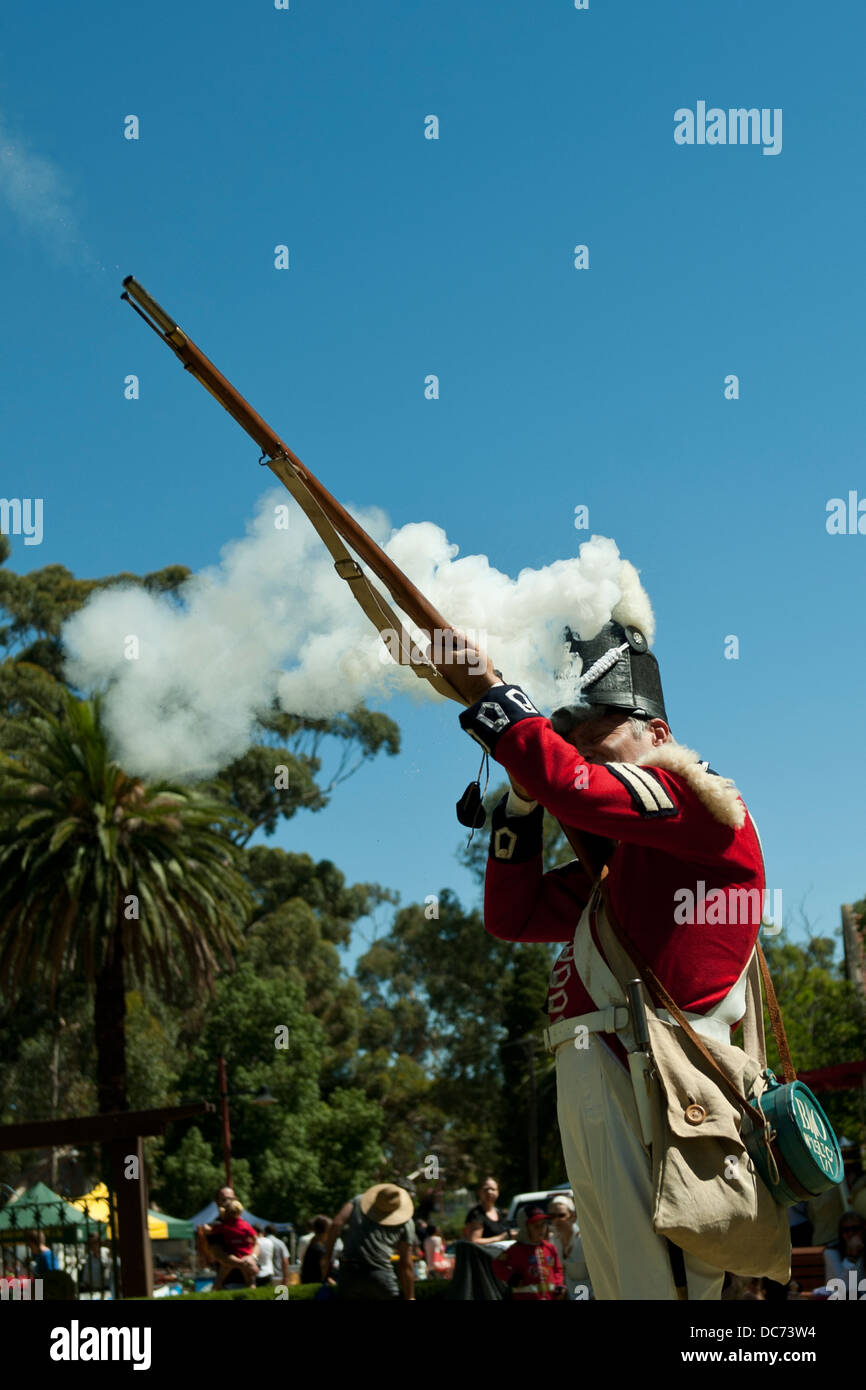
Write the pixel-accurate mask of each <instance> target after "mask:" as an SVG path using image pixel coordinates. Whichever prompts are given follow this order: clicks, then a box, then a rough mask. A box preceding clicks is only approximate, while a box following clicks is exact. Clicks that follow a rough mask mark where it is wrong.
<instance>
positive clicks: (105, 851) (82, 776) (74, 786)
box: [0, 693, 248, 993]
mask: <svg viewBox="0 0 866 1390" xmlns="http://www.w3.org/2000/svg"><path fill="white" fill-rule="evenodd" d="M31 725H32V728H33V730H34V732H35V734H36V735H37V740H38V741H37V743H36V744H35V745H34V746H31V747H28V748H27V749H25V750H23V751H22V752H21V753H20V754H19V755H18V756H17V757H12V756H10V755H4V756H3V757H2V759H0V827H2V828H0V983H2V986H3V988H4V989H5V990H9V991H11V992H12V993H15V992H16V991H17V990H18V989H20V988H21V987H22V985H24V984H30V983H32V982H33V981H34V979H36V978H40V979H43V980H45V981H46V982H47V983H48V987H49V990H51V991H53V990H54V989H55V988H56V985H57V981H58V979H59V977H60V975H61V973H66V972H68V971H74V970H80V971H81V972H83V975H84V978H85V979H86V980H87V981H88V983H93V982H94V981H95V979H96V977H97V975H98V974H99V972H100V971H101V970H103V969H104V968H105V966H106V964H107V961H108V959H109V957H110V955H111V953H112V951H113V950H114V949H115V948H114V941H115V939H116V938H117V937H120V938H122V944H123V948H124V951H125V953H126V954H128V956H129V957H130V959H132V960H133V961H134V963H135V966H136V970H137V971H138V973H139V976H140V977H143V976H148V975H150V976H152V977H156V976H158V977H159V978H160V979H161V982H162V984H163V985H164V986H165V987H166V988H170V985H171V980H172V976H173V975H175V974H177V972H178V967H177V961H178V958H179V957H185V959H186V963H187V966H188V968H189V969H190V970H191V971H192V973H193V975H194V977H195V978H196V979H197V980H198V981H199V982H201V983H204V984H209V983H210V981H211V979H212V976H213V971H214V966H215V964H216V961H217V960H218V959H220V958H222V959H223V960H225V959H227V958H228V957H229V953H230V950H231V947H232V945H233V944H235V942H236V941H237V940H238V939H239V930H238V928H239V924H240V923H241V922H242V921H243V918H244V916H245V915H246V913H247V911H248V899H247V893H246V889H245V886H244V883H243V880H242V879H241V877H240V874H239V872H238V856H237V851H235V850H234V849H233V847H232V846H231V845H230V844H228V843H227V841H226V837H225V834H224V833H222V830H223V828H224V827H226V826H229V827H230V826H231V825H232V824H233V823H234V821H235V817H234V816H233V815H232V814H231V812H230V810H229V809H228V808H227V807H225V806H224V805H222V804H220V803H219V802H215V801H213V800H211V799H208V798H206V797H204V796H203V795H202V794H201V793H200V792H198V791H195V790H191V789H189V788H185V787H181V786H178V785H172V784H170V783H167V782H162V783H154V784H146V783H144V782H142V781H141V780H140V779H138V778H133V777H129V776H128V775H127V774H126V773H125V772H124V771H123V769H122V768H121V767H120V766H119V765H118V764H117V763H116V762H114V761H113V760H112V759H111V757H110V755H109V752H108V744H107V738H106V733H105V728H104V725H103V720H102V707H101V701H100V700H99V698H96V699H95V700H94V701H93V702H92V703H88V702H86V701H80V700H76V699H74V697H73V696H71V695H70V694H68V693H64V711H63V716H62V717H60V718H59V717H58V716H57V715H55V714H54V713H53V712H52V711H51V710H48V709H39V710H37V711H36V712H35V713H34V716H33V718H32V720H31Z"/></svg>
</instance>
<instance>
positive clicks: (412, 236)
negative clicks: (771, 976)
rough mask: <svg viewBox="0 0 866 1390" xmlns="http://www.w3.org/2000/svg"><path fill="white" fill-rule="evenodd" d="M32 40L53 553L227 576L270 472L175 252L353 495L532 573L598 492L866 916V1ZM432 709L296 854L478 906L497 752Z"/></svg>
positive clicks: (11, 372) (17, 160) (391, 3)
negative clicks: (432, 379) (222, 388)
mask: <svg viewBox="0 0 866 1390" xmlns="http://www.w3.org/2000/svg"><path fill="white" fill-rule="evenodd" d="M0 40H2V42H0V121H2V131H3V137H2V141H0V148H2V150H3V151H4V152H5V156H4V157H5V162H4V163H2V164H0V168H2V169H5V171H6V179H7V183H6V196H5V197H3V198H2V199H0V254H2V264H3V281H4V293H3V304H4V324H5V332H4V333H3V335H2V341H0V353H2V362H0V369H2V370H0V409H2V436H0V438H2V453H0V460H2V471H0V495H2V496H6V497H15V496H17V497H42V498H43V499H44V509H45V511H44V517H45V520H44V538H43V541H42V544H41V545H39V546H31V547H25V546H23V545H22V544H21V541H20V539H15V540H14V541H13V544H14V551H13V558H12V561H11V563H12V566H13V568H18V569H30V568H35V567H39V566H42V565H45V564H49V563H61V564H64V565H67V566H68V567H69V568H70V569H71V570H73V571H74V572H75V573H76V574H79V575H82V576H85V575H88V576H89V575H93V576H95V575H103V574H108V573H114V572H116V571H118V570H122V569H126V570H133V571H138V572H144V571H148V570H152V569H156V568H158V567H160V566H162V565H166V564H170V563H183V564H186V565H189V566H191V567H193V568H199V567H201V566H203V565H206V564H211V563H213V562H214V561H215V560H216V559H217V558H218V555H219V551H220V548H221V547H222V545H223V544H224V543H225V542H226V541H228V540H230V539H231V538H232V537H236V536H240V535H242V534H243V531H244V526H245V523H246V520H247V518H248V517H249V516H250V515H251V514H252V511H253V508H254V503H255V500H256V498H257V496H258V495H259V492H260V491H261V490H262V488H263V487H264V485H265V483H266V482H270V478H271V475H270V474H264V473H262V471H261V470H259V469H258V468H257V466H256V450H255V448H254V446H253V445H252V444H251V443H249V442H248V441H247V440H246V438H245V437H244V435H243V434H242V433H241V432H240V431H239V430H238V429H237V427H236V426H235V425H234V424H233V422H232V421H231V420H229V418H228V417H227V416H226V415H225V414H224V413H223V412H222V411H221V410H220V409H219V408H218V407H217V406H216V404H215V403H214V402H213V401H212V400H211V399H210V397H208V396H207V394H206V393H205V392H204V391H202V390H201V389H200V388H198V387H196V386H195V384H194V383H193V382H191V381H190V380H188V379H187V378H186V377H185V375H184V373H183V372H182V370H181V369H180V367H179V365H178V364H177V363H176V362H175V361H174V359H173V358H172V357H171V355H170V354H169V353H168V352H166V351H165V349H164V348H162V347H160V345H159V344H158V343H157V342H156V340H155V339H154V338H153V337H152V335H151V334H149V333H148V332H147V330H146V329H145V328H144V326H143V325H141V324H140V323H139V322H138V321H137V320H136V319H135V318H134V316H133V315H132V314H131V313H130V311H129V310H128V309H127V308H126V307H125V306H122V305H121V303H120V301H119V298H118V296H119V293H120V282H121V279H122V277H123V276H124V275H126V274H129V273H132V274H134V275H135V276H136V277H137V278H138V279H139V280H140V281H141V282H142V283H143V284H144V285H145V286H146V287H147V288H148V289H149V290H150V291H151V293H152V294H154V295H155V297H156V298H157V299H158V300H159V301H161V302H162V303H163V304H164V305H165V306H166V307H167V308H168V309H169V310H170V311H171V312H172V313H174V314H176V315H177V317H178V319H179V320H180V322H181V324H182V325H183V326H184V327H186V328H187V329H188V330H189V332H190V333H191V335H192V336H193V338H194V339H195V340H196V341H197V342H198V343H199V344H200V346H202V347H203V348H204V350H205V351H206V352H207V353H208V354H209V355H210V356H211V357H212V358H214V360H215V361H216V362H217V364H218V365H219V366H220V367H221V369H222V370H223V371H224V372H225V373H226V374H227V375H228V376H230V377H231V378H232V379H233V380H234V381H235V383H236V385H237V386H238V387H239V388H240V389H241V390H242V391H243V392H245V394H247V395H248V396H250V397H251V398H252V400H253V401H254V403H255V405H256V408H257V409H258V410H259V411H260V413H261V414H263V415H264V417H265V418H266V419H267V420H269V422H270V423H271V424H272V425H273V426H274V427H275V429H276V430H277V431H278V432H279V433H280V434H282V435H283V437H284V438H285V439H286V440H287V441H288V442H289V443H290V445H291V446H292V448H293V449H294V450H295V451H296V452H297V453H298V454H299V455H300V457H301V458H302V459H303V460H305V461H306V462H307V463H308V464H309V466H310V467H311V468H312V469H313V470H314V471H315V472H316V473H317V475H318V476H319V477H320V479H321V480H322V481H323V482H324V483H325V484H326V486H327V487H328V488H329V489H330V490H331V491H332V492H334V493H336V494H337V495H338V496H339V497H340V498H341V500H343V501H344V502H349V503H353V504H357V505H371V504H377V505H380V506H383V507H385V508H386V509H387V510H388V512H389V513H390V515H391V518H392V520H393V522H394V523H395V524H398V525H399V524H403V523H405V522H408V521H414V520H432V521H436V522H437V523H439V524H440V525H442V526H444V527H445V529H446V531H447V532H448V535H449V537H450V538H451V539H452V540H453V541H455V542H456V543H457V544H458V545H459V546H460V549H461V553H463V554H466V553H484V554H487V555H488V556H489V557H490V560H491V562H492V563H493V564H495V565H496V566H497V567H499V568H500V569H502V570H506V571H507V572H509V573H511V574H513V575H516V574H517V573H518V571H519V570H520V569H522V568H523V567H525V566H533V567H536V566H539V565H542V564H547V563H550V562H551V561H553V560H555V559H557V558H561V557H565V556H568V555H571V554H573V553H574V551H575V547H576V545H577V544H578V543H579V542H580V541H581V540H582V539H586V537H587V534H588V533H587V532H580V533H579V532H577V531H575V529H574V525H573V516H574V508H575V506H576V505H577V504H579V503H584V504H586V505H587V506H588V507H589V511H590V531H592V532H599V533H601V534H604V535H610V536H613V537H614V538H615V539H616V541H617V543H618V544H619V546H620V549H621V551H622V553H623V554H624V555H625V556H626V557H627V558H629V559H630V560H632V561H633V563H634V564H636V565H637V566H638V568H639V569H640V570H641V574H642V578H643V581H644V584H645V586H646V588H647V590H648V592H649V594H650V597H651V599H652V602H653V605H654V608H655V612H656V618H657V637H656V644H655V651H656V654H657V656H658V658H659V661H660V663H661V668H662V674H663V678H664V684H665V692H666V697H667V704H668V709H669V712H670V714H671V718H672V723H673V726H674V731H675V733H676V734H677V736H678V737H679V738H680V739H681V740H682V741H683V742H685V743H687V744H689V745H690V746H693V747H697V748H698V749H700V751H701V753H702V756H705V757H708V758H709V759H710V761H711V763H712V765H713V766H714V767H715V768H717V769H718V770H719V771H721V772H724V773H725V774H727V775H730V776H733V777H734V778H735V779H736V780H737V783H738V785H739V786H740V788H741V790H742V791H743V794H744V795H745V797H746V800H747V803H748V804H749V806H750V809H751V810H752V811H753V813H754V816H755V818H756V820H757V823H758V825H759V827H760V830H761V834H762V838H763V841H764V848H765V853H766V858H767V872H768V884H769V885H770V886H771V887H775V888H781V890H782V891H783V895H784V905H785V912H784V917H785V929H786V930H788V931H791V932H792V933H793V934H794V935H795V936H797V935H799V934H800V929H799V927H798V925H797V918H798V910H799V908H800V905H801V904H803V905H804V906H805V910H806V912H807V914H808V916H809V919H810V921H811V923H812V926H813V928H814V929H816V930H818V931H820V932H832V931H834V930H835V929H836V927H837V924H838V920H839V904H840V903H841V902H847V901H852V900H854V899H855V898H857V897H859V896H861V895H862V894H863V893H864V892H866V864H864V855H863V849H862V846H863V830H864V825H863V814H862V801H863V797H862V788H861V785H860V779H859V776H858V775H857V770H858V767H859V765H860V763H861V761H862V755H861V752H860V743H861V727H860V725H861V723H862V709H863V700H862V695H861V692H862V690H863V686H864V676H866V655H864V653H866V643H864V641H863V573H864V559H866V535H859V534H857V535H829V534H828V533H827V529H826V518H827V511H826V508H827V503H828V501H829V499H830V498H833V497H842V498H846V499H847V496H848V493H849V491H852V490H854V491H857V493H858V497H860V498H866V469H864V466H863V431H864V391H863V380H864V374H866V361H864V358H866V348H864V341H863V335H862V327H861V325H862V323H863V321H864V309H866V305H864V277H863V249H862V243H863V231H862V229H863V225H864V197H863V185H864V162H863V153H862V134H861V131H862V112H861V108H862V52H863V47H864V41H866V22H864V16H863V12H862V10H861V8H860V7H858V6H855V5H854V4H847V5H843V4H835V5H831V6H824V7H820V8H819V7H816V6H815V5H814V4H806V3H803V0H786V3H784V4H783V3H781V0H774V2H773V3H767V4H764V5H762V6H760V7H756V6H755V5H754V4H746V3H738V2H737V0H734V3H728V4H726V5H725V6H709V5H695V4H694V3H693V2H692V0H675V2H674V3H669V4H664V5H661V4H656V5H653V4H647V3H646V0H640V2H638V0H620V3H617V4H616V5H614V4H612V3H604V2H603V0H590V8H589V10H587V11H576V10H575V9H574V7H573V4H572V3H571V0H543V2H542V3H536V4H529V3H518V0H498V2H497V3H494V0H475V2H474V3H472V4H467V3H466V0H440V3H435V2H434V3H414V4H412V3H405V0H404V2H403V3H397V0H381V2H380V3H376V4H369V5H358V4H357V3H349V0H330V3H318V4H312V3H309V0H291V8H290V9H289V10H288V11H277V10H275V8H274V6H273V4H272V3H269V2H268V0H254V2H252V0H244V3H243V4H241V3H236V4H229V3H224V2H223V0H216V3H210V4H204V3H201V0H199V3H187V4H181V5H178V4H171V5H169V4H167V3H164V2H163V0H151V2H150V3H149V4H148V6H147V7H146V10H145V11H144V12H140V11H138V10H137V9H136V8H134V7H133V8H129V9H127V8H126V7H123V6H117V5H108V4H107V3H103V2H102V0H94V3H90V4H88V5H87V6H85V7H81V6H69V5H63V4H60V3H48V4H44V5H40V6H30V5H24V4H23V3H20V0H18V3H13V4H10V5H7V6H5V7H4V12H3V15H2V19H0ZM698 101H706V103H707V105H708V106H718V107H720V108H723V109H727V108H729V107H741V106H745V107H757V108H768V109H775V108H781V110H782V112H783V127H782V129H783V145H782V150H781V153H779V154H778V155H775V156H766V155H764V154H763V153H762V150H761V148H760V147H759V146H739V145H735V146H715V147H711V146H708V145H704V146H697V145H695V146H691V147H688V146H679V145H677V144H675V142H674V139H673V131H674V112H675V110H677V108H681V107H690V108H692V109H695V108H696V104H697V102H698ZM130 114H135V115H137V116H138V118H139V121H140V138H139V139H138V140H135V141H133V140H126V139H124V134H123V130H124V118H125V117H126V116H128V115H130ZM430 114H435V115H436V116H438V118H439V122H440V131H439V139H438V140H435V141H434V140H427V139H425V138H424V120H425V117H426V116H428V115H430ZM10 160H11V161H13V165H14V169H15V170H16V171H17V173H16V175H15V177H16V178H18V179H19V181H18V182H17V183H16V184H15V188H14V190H13V192H12V194H11V195H10V193H9V183H8V180H9V177H10V173H9V171H10V168H11V167H13V166H12V165H10ZM281 243H285V244H287V245H288V246H289V250H290V269H289V270H288V271H277V270H275V269H274V247H275V246H276V245H277V244H281ZM577 244H585V245H587V246H588V247H589V261H590V264H589V268H588V269H587V270H580V271H579V270H576V269H575V268H574V265H573V248H574V247H575V245H577ZM128 373H135V374H137V375H138V376H139V378H140V383H141V385H140V392H141V394H140V399H139V400H137V401H127V400H125V399H124V394H123V382H124V378H125V376H126V375H127V374H128ZM428 373H436V374H437V375H438V376H439V378H440V383H441V387H440V399H439V400H437V401H429V400H426V399H425V397H424V379H425V377H426V376H427V374H428ZM731 373H734V374H736V375H737V376H738V378H739V383H740V397H739V399H738V400H726V399H725V397H724V382H725V377H726V376H727V375H728V374H731ZM864 526H866V520H864ZM335 582H337V581H336V580H335ZM730 634H733V635H736V636H737V637H738V639H739V644H740V655H739V659H737V660H726V659H725V655H724V651H725V639H726V637H727V636H728V635H730ZM530 693H531V692H530ZM388 709H389V712H390V713H392V714H393V715H394V717H395V718H397V719H398V720H399V721H400V723H401V727H402V731H403V752H402V753H401V755H400V756H399V758H396V759H387V760H382V761H380V762H378V763H376V764H374V765H372V766H370V767H368V768H367V769H365V770H364V771H363V772H362V773H360V774H359V775H358V776H356V777H355V778H354V779H352V781H350V782H349V783H348V784H347V785H346V786H345V787H344V788H342V789H341V790H340V792H339V793H338V795H337V796H336V797H335V800H334V802H333V804H332V806H331V807H330V808H329V809H328V810H327V811H326V812H325V813H324V814H320V815H318V816H306V817H304V816H301V817H298V818H296V819H295V820H294V821H293V822H291V823H290V825H289V826H288V827H286V828H285V829H283V830H281V831H280V833H279V835H278V836H277V838H276V840H275V841H274V843H280V844H283V845H285V846H286V847H287V848H292V849H297V850H306V851H308V852H309V853H311V854H313V855H315V856H317V857H329V858H332V859H333V860H334V861H335V862H336V863H337V864H338V865H339V866H340V868H341V869H343V871H344V872H345V873H346V874H347V876H348V877H349V879H350V880H355V879H364V880H377V881H379V882H382V883H385V884H388V885H390V886H392V887H394V888H396V889H398V890H399V891H400V893H401V894H402V896H403V899H404V901H411V900H416V901H421V900H423V899H424V897H425V896H426V895H428V894H430V893H436V892H438V891H439V890H440V889H441V888H443V887H450V888H452V889H454V890H455V891H456V892H457V893H459V894H461V895H462V896H463V897H464V899H465V900H466V901H469V900H470V898H471V897H472V896H473V895H474V892H475V889H474V884H473V882H472V880H471V879H470V877H469V875H468V874H467V873H466V872H465V871H463V870H462V869H461V868H460V867H459V866H458V864H457V862H456V860H455V858H454V853H455V849H456V846H457V845H458V843H459V842H460V830H459V827H458V826H457V823H456V820H455V818H454V802H455V800H456V799H457V796H458V795H459V794H460V792H461V791H462V789H463V787H464V785H465V784H466V782H467V781H468V780H469V779H470V778H471V777H472V776H474V775H475V772H476V768H477V763H478V759H477V756H476V752H475V745H473V744H472V743H471V742H470V741H469V739H468V738H466V736H465V735H463V734H462V733H461V732H460V731H459V728H458V726H457V709H456V706H453V705H447V706H439V707H433V706H430V707H425V708H417V707H415V706H413V705H410V704H409V703H408V702H407V701H404V700H395V701H393V702H391V703H390V705H389V706H388ZM358 944H359V945H360V944H361V943H360V941H359V943H358Z"/></svg>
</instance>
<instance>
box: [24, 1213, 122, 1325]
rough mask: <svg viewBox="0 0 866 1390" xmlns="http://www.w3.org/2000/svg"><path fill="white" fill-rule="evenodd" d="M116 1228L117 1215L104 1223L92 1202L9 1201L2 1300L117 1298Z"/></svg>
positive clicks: (118, 1281) (118, 1280) (118, 1285)
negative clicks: (73, 1205)
mask: <svg viewBox="0 0 866 1390" xmlns="http://www.w3.org/2000/svg"><path fill="white" fill-rule="evenodd" d="M99 1205H100V1207H101V1208H102V1209H103V1210H104V1208H105V1203H100V1204H99ZM112 1205H113V1204H112ZM112 1227H115V1228H116V1217H115V1219H114V1221H113V1222H111V1223H109V1222H107V1221H105V1220H99V1219H97V1217H96V1215H95V1213H94V1212H93V1210H92V1209H91V1207H90V1204H89V1203H86V1202H85V1203H84V1204H83V1207H81V1208H78V1207H72V1206H70V1204H69V1203H68V1202H66V1201H63V1200H62V1199H59V1198H58V1199H57V1200H56V1201H45V1202H37V1201H30V1200H19V1201H14V1200H13V1201H9V1202H7V1204H6V1206H5V1207H3V1209H2V1210H0V1299H3V1300H8V1299H31V1300H34V1299H109V1298H117V1297H118V1291H119V1288H120V1278H119V1268H118V1260H117V1233H116V1229H112Z"/></svg>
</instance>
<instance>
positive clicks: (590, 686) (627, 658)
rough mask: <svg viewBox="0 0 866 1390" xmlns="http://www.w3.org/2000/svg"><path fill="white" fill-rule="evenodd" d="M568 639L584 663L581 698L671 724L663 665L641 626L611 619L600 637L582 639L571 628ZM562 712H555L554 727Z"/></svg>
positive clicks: (567, 633)
mask: <svg viewBox="0 0 866 1390" xmlns="http://www.w3.org/2000/svg"><path fill="white" fill-rule="evenodd" d="M565 639H566V641H567V642H568V644H569V646H570V648H571V650H572V652H576V653H577V654H578V656H579V657H580V659H581V661H582V663H583V669H582V671H581V674H580V677H579V680H578V686H577V689H578V691H579V692H580V699H581V700H585V701H586V703H587V704H589V705H612V706H614V707H615V708H617V709H621V710H624V711H625V712H626V713H628V714H633V715H636V716H637V717H639V718H644V719H663V720H664V721H665V723H666V724H667V722H668V717H667V714H666V713H665V698H664V695H663V694H662V682H661V676H660V675H659V664H658V662H657V661H656V659H655V657H654V656H653V654H652V652H651V651H650V649H649V643H648V642H647V640H646V638H645V637H644V635H643V633H642V632H641V631H640V629H639V628H636V627H630V626H628V624H626V625H625V626H623V625H622V624H621V623H616V622H613V621H611V622H609V623H605V625H604V627H603V628H602V629H601V632H599V634H598V636H597V637H591V638H589V640H588V641H581V639H580V638H579V637H577V636H576V635H575V634H574V633H573V632H572V630H571V628H568V627H567V628H566V629H565ZM578 708H579V706H578ZM565 712H566V711H565V710H563V711H562V713H563V714H564V713H565ZM560 713H561V712H560V711H559V710H555V711H554V714H553V721H554V728H555V727H556V716H557V715H558V714H560ZM570 722H571V721H570Z"/></svg>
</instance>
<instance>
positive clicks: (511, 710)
mask: <svg viewBox="0 0 866 1390" xmlns="http://www.w3.org/2000/svg"><path fill="white" fill-rule="evenodd" d="M541 717H542V715H541V711H540V710H537V709H536V708H535V705H534V704H533V703H532V701H531V700H530V698H529V696H528V695H525V694H524V693H523V691H522V690H521V689H520V686H519V685H494V686H493V688H492V689H491V690H489V691H488V692H487V694H486V695H485V697H484V699H483V700H478V701H476V703H475V704H474V705H470V706H469V709H465V710H464V711H463V713H462V714H461V715H460V724H461V726H462V728H464V729H465V730H466V732H467V734H469V735H470V736H471V737H472V738H474V739H475V740H476V742H478V743H480V744H481V747H482V748H483V749H484V751H485V752H486V753H489V754H490V755H491V757H494V758H495V757H496V745H497V743H498V742H499V740H500V739H501V737H502V735H503V734H504V733H505V732H506V730H508V729H511V728H513V727H514V725H515V724H519V723H520V721H521V719H538V718H541Z"/></svg>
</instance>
